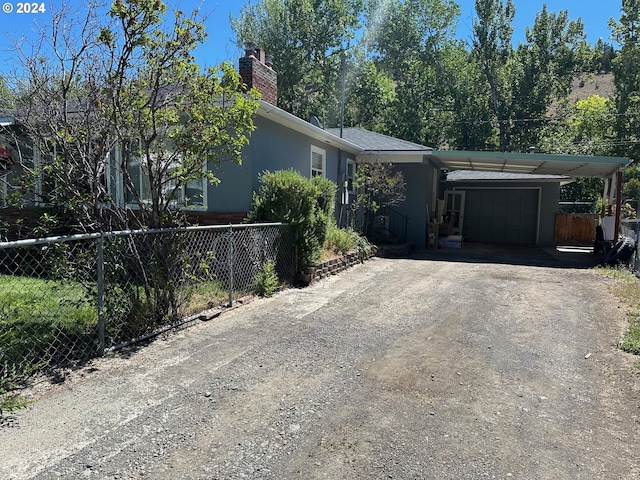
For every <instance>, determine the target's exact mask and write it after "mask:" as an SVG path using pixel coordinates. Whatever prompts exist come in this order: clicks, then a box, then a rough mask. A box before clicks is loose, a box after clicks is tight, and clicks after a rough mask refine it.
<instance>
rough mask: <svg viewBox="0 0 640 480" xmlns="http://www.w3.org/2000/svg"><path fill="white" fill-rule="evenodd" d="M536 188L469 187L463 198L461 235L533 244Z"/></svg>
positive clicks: (536, 218) (470, 239)
mask: <svg viewBox="0 0 640 480" xmlns="http://www.w3.org/2000/svg"><path fill="white" fill-rule="evenodd" d="M538 195H539V190H537V189H526V190H522V189H519V190H517V189H491V190H489V189H487V190H484V189H478V190H475V189H471V190H467V193H466V201H465V218H464V237H465V240H466V241H470V242H484V243H509V244H517V245H535V244H536V243H537V236H538Z"/></svg>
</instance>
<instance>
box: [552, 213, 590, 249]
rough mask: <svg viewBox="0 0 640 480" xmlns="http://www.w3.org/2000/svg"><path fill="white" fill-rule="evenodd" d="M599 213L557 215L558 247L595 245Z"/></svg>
mask: <svg viewBox="0 0 640 480" xmlns="http://www.w3.org/2000/svg"><path fill="white" fill-rule="evenodd" d="M597 226H598V214H597V213H558V214H556V245H585V246H586V245H589V246H590V245H593V241H594V240H595V239H596V227H597Z"/></svg>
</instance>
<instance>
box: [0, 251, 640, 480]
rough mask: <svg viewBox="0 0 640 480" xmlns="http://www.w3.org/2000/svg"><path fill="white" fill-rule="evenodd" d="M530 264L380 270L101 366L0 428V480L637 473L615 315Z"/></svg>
mask: <svg viewBox="0 0 640 480" xmlns="http://www.w3.org/2000/svg"><path fill="white" fill-rule="evenodd" d="M532 252H533V250H532ZM535 252H538V253H536V254H535V255H530V254H527V253H526V252H525V253H524V255H525V256H522V255H523V252H519V253H518V255H514V256H512V257H509V256H508V255H507V256H502V257H495V263H489V262H485V261H483V260H482V259H481V258H480V257H475V258H472V257H469V258H466V260H467V261H444V260H446V255H445V254H444V253H440V252H439V251H436V252H432V253H429V254H428V255H427V254H426V253H423V254H421V255H418V256H417V257H416V258H413V259H381V258H374V259H372V260H370V261H368V262H366V263H365V264H363V265H358V266H356V267H354V268H352V269H350V270H349V271H346V272H344V273H342V274H340V275H339V276H336V277H331V278H329V279H326V280H324V281H322V282H320V283H318V284H316V285H314V286H312V287H310V288H306V289H292V290H288V291H285V292H281V293H279V294H278V295H277V296H275V297H273V298H271V299H261V300H256V301H253V302H251V303H249V304H247V305H244V306H242V307H240V308H237V309H234V310H232V311H229V312H227V313H224V314H223V315H222V316H220V317H219V318H217V319H215V320H211V321H210V322H206V323H198V324H194V325H192V326H191V327H189V328H186V329H183V330H182V331H180V332H174V333H173V334H171V335H169V336H167V337H165V338H162V339H157V340H156V341H154V342H153V343H151V344H150V345H147V346H144V347H141V348H139V349H138V350H135V351H130V352H127V353H126V354H119V355H117V356H112V357H108V358H104V359H99V360H96V361H95V362H93V363H92V364H91V365H89V366H88V367H86V368H84V369H83V370H81V371H77V372H74V373H72V374H71V375H70V376H69V378H68V379H67V381H65V382H64V383H62V384H58V385H45V384H41V385H38V386H37V387H36V388H35V389H34V391H33V395H34V396H35V398H36V399H37V401H36V403H35V404H34V405H33V406H32V407H31V408H30V409H29V410H27V411H25V412H21V413H19V414H18V416H17V419H16V420H15V421H14V422H12V423H11V424H10V425H11V426H9V427H4V428H0V478H3V479H13V478H14V479H21V478H42V479H45V478H46V479H48V478H96V479H97V478H100V479H112V478H113V479H115V478H119V479H134V478H135V479H137V478H145V479H147V478H152V479H169V478H170V479H173V478H175V479H178V478H184V479H239V478H248V479H391V478H395V479H431V478H434V479H479V478H480V479H482V478H496V479H505V478H513V479H589V480H591V479H597V478H603V479H637V478H640V467H639V463H638V448H639V447H640V443H639V440H640V426H639V424H638V419H639V413H640V412H639V410H638V402H639V400H640V395H639V392H640V382H639V381H638V374H637V369H638V366H637V363H636V362H637V359H636V358H635V357H631V356H629V355H626V354H624V353H622V352H620V351H618V350H616V348H615V344H616V342H617V341H618V340H619V338H620V336H621V334H622V333H623V331H624V329H625V319H624V309H623V308H621V306H620V305H619V303H618V302H617V300H616V299H615V298H614V297H613V296H612V295H611V294H610V293H609V292H608V289H607V284H608V283H609V282H610V280H608V279H606V278H605V277H603V276H601V275H599V274H597V273H595V272H594V271H592V270H589V269H579V268H559V267H561V266H562V264H561V262H559V261H557V260H556V259H554V258H552V257H549V256H546V255H547V254H545V253H543V252H541V251H535ZM462 253H463V252H460V253H458V254H457V255H455V252H454V254H451V255H449V256H450V257H451V258H450V260H453V259H460V255H461V254H462ZM452 255H455V257H454V256H452ZM514 263H519V264H514ZM576 265H577V264H576Z"/></svg>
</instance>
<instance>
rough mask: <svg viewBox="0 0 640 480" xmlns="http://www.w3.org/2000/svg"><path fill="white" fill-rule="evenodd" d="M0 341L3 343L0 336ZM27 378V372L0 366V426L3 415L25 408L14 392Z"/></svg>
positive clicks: (25, 404)
mask: <svg viewBox="0 0 640 480" xmlns="http://www.w3.org/2000/svg"><path fill="white" fill-rule="evenodd" d="M0 341H4V340H3V337H2V336H0ZM27 376H28V371H21V370H20V369H18V367H17V366H16V365H15V364H13V365H9V363H6V362H5V363H4V364H3V365H0V425H2V424H3V423H4V422H5V420H6V416H5V413H9V414H11V413H14V412H16V411H17V410H21V409H23V408H27V406H28V405H29V402H27V401H26V400H25V399H24V398H23V397H22V396H21V395H20V394H19V393H17V392H16V390H18V389H20V388H21V387H22V386H23V385H24V383H25V378H26V377H27Z"/></svg>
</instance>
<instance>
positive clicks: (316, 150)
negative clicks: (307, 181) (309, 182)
mask: <svg viewBox="0 0 640 480" xmlns="http://www.w3.org/2000/svg"><path fill="white" fill-rule="evenodd" d="M314 155H320V156H321V157H322V170H319V169H318V168H317V167H314V166H313V157H314ZM318 176H320V177H324V178H327V151H326V150H325V149H323V148H320V147H316V146H315V145H311V159H310V174H309V177H310V178H313V177H318Z"/></svg>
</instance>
